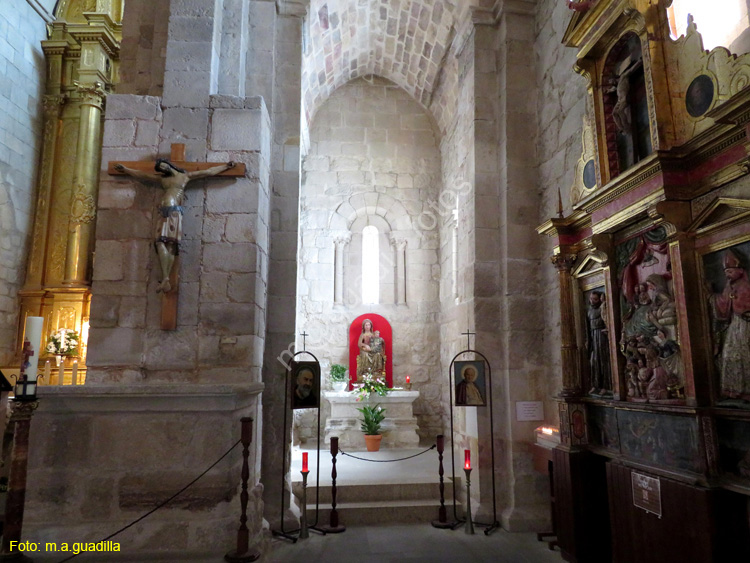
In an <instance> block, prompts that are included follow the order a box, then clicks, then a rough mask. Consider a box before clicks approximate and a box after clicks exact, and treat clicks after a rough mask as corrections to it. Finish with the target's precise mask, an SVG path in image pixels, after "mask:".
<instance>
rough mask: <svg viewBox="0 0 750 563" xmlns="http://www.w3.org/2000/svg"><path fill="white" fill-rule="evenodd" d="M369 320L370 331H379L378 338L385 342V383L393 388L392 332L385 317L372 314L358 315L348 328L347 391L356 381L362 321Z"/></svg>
mask: <svg viewBox="0 0 750 563" xmlns="http://www.w3.org/2000/svg"><path fill="white" fill-rule="evenodd" d="M365 319H370V320H371V321H372V330H373V332H374V331H376V330H379V331H380V338H382V339H383V340H384V341H385V356H386V359H385V382H386V384H387V385H388V387H393V346H392V343H393V331H392V330H391V323H389V322H388V321H387V320H385V317H381V316H380V315H376V314H374V313H367V314H366V315H360V316H359V317H357V318H356V319H354V320H353V321H352V324H351V326H349V390H351V388H352V383H353V382H354V381H356V380H357V356H358V355H359V336H360V335H361V334H362V321H364V320H365Z"/></svg>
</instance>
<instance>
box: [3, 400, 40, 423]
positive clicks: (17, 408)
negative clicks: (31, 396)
mask: <svg viewBox="0 0 750 563" xmlns="http://www.w3.org/2000/svg"><path fill="white" fill-rule="evenodd" d="M38 406H39V401H13V402H12V407H11V409H12V412H11V415H10V420H11V422H20V421H22V420H31V416H32V415H33V414H34V411H35V410H36V409H37V407H38Z"/></svg>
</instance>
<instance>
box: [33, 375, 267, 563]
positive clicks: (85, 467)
mask: <svg viewBox="0 0 750 563" xmlns="http://www.w3.org/2000/svg"><path fill="white" fill-rule="evenodd" d="M175 387H176V386H175V385H155V386H154V385H152V386H148V387H146V386H140V387H138V386H127V387H123V386H119V385H118V386H97V387H91V386H89V385H85V386H78V387H71V386H68V387H57V386H46V387H42V388H40V391H39V395H40V406H39V409H38V410H37V412H36V413H35V414H34V418H33V421H32V425H31V434H30V438H29V473H28V477H29V479H28V487H27V494H26V508H25V514H24V530H23V531H24V539H25V540H28V541H33V542H57V544H58V546H59V545H60V543H61V542H70V543H71V545H72V542H98V541H100V540H101V539H102V538H104V537H107V536H109V535H110V534H112V533H113V532H114V531H116V530H118V529H120V528H121V527H124V526H126V525H127V524H129V523H131V522H132V521H134V520H136V519H137V518H139V517H141V516H142V515H143V514H145V513H146V512H148V511H149V510H150V509H152V508H154V507H155V506H156V505H158V504H160V503H162V502H164V501H166V500H167V499H169V498H170V497H171V496H172V495H173V494H175V493H176V492H177V491H179V490H180V489H181V488H182V487H184V486H185V485H187V484H188V483H190V482H191V481H192V480H193V479H195V478H196V477H197V476H199V475H200V474H201V473H203V472H204V471H205V470H206V469H207V468H208V467H209V466H210V465H211V464H212V463H214V462H215V461H217V460H218V459H219V458H220V457H221V456H222V455H223V454H225V453H226V452H227V451H228V450H229V449H230V448H231V447H232V445H233V444H234V443H235V442H236V441H237V440H238V439H239V437H240V431H241V426H240V418H241V417H243V416H251V417H254V418H255V419H256V420H257V415H258V399H257V393H258V392H259V391H260V389H261V385H260V384H255V385H247V386H243V387H242V389H239V388H238V387H237V386H226V385H214V386H211V387H210V388H209V389H208V390H206V389H202V388H201V387H204V386H192V387H190V386H187V387H186V386H183V387H181V388H179V389H175ZM259 436H260V432H259V427H258V426H257V425H256V426H255V427H254V434H253V437H252V441H253V442H254V443H258V442H259ZM241 452H242V447H241V446H236V447H235V448H234V449H233V450H232V451H231V453H229V455H228V456H227V457H226V458H224V459H223V460H221V461H220V462H219V463H218V464H217V465H216V466H215V467H214V468H212V469H211V470H210V471H209V472H208V473H207V474H206V475H204V476H203V477H202V478H201V479H200V480H198V481H197V482H196V483H195V484H194V485H192V486H191V487H190V488H188V489H187V490H186V491H185V492H183V493H182V494H180V495H179V496H178V497H177V498H175V499H174V500H173V501H172V502H170V503H169V504H167V505H166V506H164V507H163V508H161V509H159V510H157V511H156V512H154V513H153V514H152V515H150V516H148V517H147V518H146V519H144V520H142V521H141V522H139V523H137V524H136V525H135V526H133V527H132V528H130V529H128V530H126V531H124V532H123V533H121V534H119V535H118V536H117V537H115V538H113V541H115V542H118V543H120V546H121V547H120V550H121V553H120V554H118V555H120V556H122V555H123V554H124V555H125V558H126V560H128V561H136V560H137V561H146V560H156V559H159V560H164V559H165V558H167V557H168V556H167V555H166V554H170V555H171V556H172V558H173V559H171V560H178V559H180V558H184V557H185V556H186V554H187V553H191V554H193V555H195V554H206V560H208V555H211V556H214V557H217V555H216V554H222V553H226V552H228V551H229V550H230V549H232V548H233V547H234V546H235V545H236V543H235V542H236V537H237V525H238V522H239V515H240V502H239V492H240V472H241V468H242V457H241ZM259 452H260V450H259V449H258V448H255V447H251V448H250V459H249V466H250V483H249V487H248V493H249V494H250V499H249V503H248V522H247V525H248V528H249V529H250V537H251V542H252V543H253V544H254V543H255V542H257V541H259V540H260V541H261V542H262V534H261V529H262V524H263V517H262V513H261V512H262V506H263V505H262V502H261V501H260V496H261V493H262V487H261V486H260V485H258V482H257V480H258V478H257V476H258V474H259V471H258V469H259V465H260V453H259ZM48 555H49V554H48ZM68 555H69V554H68ZM157 555H161V557H157ZM64 557H65V555H59V556H58V559H62V558H64ZM112 557H113V558H114V557H117V556H115V555H113V556H112ZM152 557H153V559H152ZM218 557H220V555H218ZM48 560H49V559H48Z"/></svg>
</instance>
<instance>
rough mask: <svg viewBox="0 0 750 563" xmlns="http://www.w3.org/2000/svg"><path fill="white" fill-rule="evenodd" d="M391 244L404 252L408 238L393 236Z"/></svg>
mask: <svg viewBox="0 0 750 563" xmlns="http://www.w3.org/2000/svg"><path fill="white" fill-rule="evenodd" d="M391 246H392V247H393V248H395V249H396V250H398V251H399V252H403V251H404V250H406V239H403V238H398V237H394V236H391Z"/></svg>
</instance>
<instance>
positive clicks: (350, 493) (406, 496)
mask: <svg viewBox="0 0 750 563" xmlns="http://www.w3.org/2000/svg"><path fill="white" fill-rule="evenodd" d="M444 485H445V491H444V495H445V499H446V502H447V501H449V500H450V499H452V498H453V487H452V485H451V481H450V479H446V481H445V483H444ZM459 485H460V483H457V484H456V492H458V491H459ZM336 489H337V492H336V501H337V502H338V503H344V502H374V501H417V500H425V501H426V500H429V501H433V500H434V501H435V502H439V501H440V486H439V483H438V482H437V481H435V482H423V483H381V484H357V485H353V484H344V485H337V487H336ZM292 490H293V491H294V496H295V497H296V498H297V504H298V505H299V498H300V497H301V496H302V483H301V482H300V481H296V482H294V483H292ZM311 500H315V486H314V484H313V486H310V485H308V487H307V502H308V504H309V503H310V501H311ZM320 504H321V505H330V504H331V486H330V485H321V487H320Z"/></svg>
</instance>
